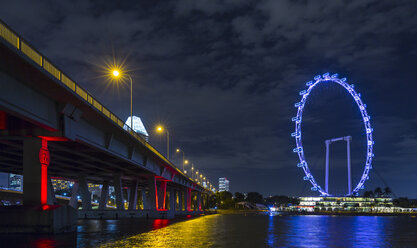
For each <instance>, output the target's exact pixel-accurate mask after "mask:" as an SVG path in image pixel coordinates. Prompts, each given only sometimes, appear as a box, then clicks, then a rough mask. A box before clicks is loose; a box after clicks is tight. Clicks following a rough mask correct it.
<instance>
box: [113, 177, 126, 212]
mask: <svg viewBox="0 0 417 248" xmlns="http://www.w3.org/2000/svg"><path fill="white" fill-rule="evenodd" d="M114 192H115V194H116V206H117V210H125V206H124V199H123V188H122V178H121V176H120V175H115V176H114Z"/></svg>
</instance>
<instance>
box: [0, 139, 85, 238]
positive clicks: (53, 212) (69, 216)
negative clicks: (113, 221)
mask: <svg viewBox="0 0 417 248" xmlns="http://www.w3.org/2000/svg"><path fill="white" fill-rule="evenodd" d="M47 144H48V143H47V141H46V140H45V139H40V138H35V137H26V138H24V140H23V177H24V180H23V205H19V206H7V207H0V219H1V220H2V221H1V222H0V233H61V232H73V231H75V230H76V221H77V216H76V210H75V209H73V208H72V207H69V206H59V205H48V203H52V201H53V198H52V197H50V199H49V200H50V201H49V202H48V191H49V195H50V196H52V192H53V190H52V189H51V184H50V183H49V182H48V181H49V180H48V171H47V167H48V164H49V151H48V147H47ZM48 188H49V189H48ZM51 191H52V192H51Z"/></svg>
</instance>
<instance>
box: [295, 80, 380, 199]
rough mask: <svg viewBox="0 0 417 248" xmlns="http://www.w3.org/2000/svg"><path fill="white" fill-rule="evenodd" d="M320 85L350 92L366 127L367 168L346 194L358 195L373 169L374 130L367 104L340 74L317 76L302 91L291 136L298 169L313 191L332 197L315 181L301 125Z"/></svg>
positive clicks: (365, 167)
mask: <svg viewBox="0 0 417 248" xmlns="http://www.w3.org/2000/svg"><path fill="white" fill-rule="evenodd" d="M320 83H337V84H339V85H340V86H342V87H343V88H345V89H346V91H347V92H349V94H350V95H351V96H352V97H353V99H354V100H355V102H356V104H357V105H358V108H359V111H360V112H361V115H362V119H363V124H364V126H365V134H366V144H367V146H366V160H365V166H364V170H363V173H362V177H361V179H360V180H359V182H358V184H357V185H356V186H355V187H354V189H353V190H349V192H348V193H347V194H346V195H347V196H351V195H358V191H359V190H361V189H363V188H364V184H365V181H366V180H368V179H369V172H370V170H371V169H372V157H373V156H374V154H373V152H372V150H373V146H374V140H373V139H372V132H373V129H372V127H371V122H370V116H369V115H368V113H367V111H366V104H364V103H363V101H362V99H361V94H360V93H357V92H356V91H355V90H354V85H353V84H348V83H347V81H346V78H339V77H338V74H333V75H330V74H329V73H325V74H323V75H318V76H315V77H314V80H313V81H309V82H307V83H306V86H307V87H308V88H307V89H306V90H302V91H300V96H301V101H300V102H297V103H296V104H294V106H295V107H296V108H297V116H295V117H293V118H292V121H293V122H295V132H293V133H292V134H291V136H292V137H294V138H295V143H296V147H295V148H294V149H293V152H295V153H297V154H298V157H299V159H300V162H299V163H298V164H297V167H300V168H302V169H303V171H304V173H305V176H304V180H306V181H310V183H311V184H312V185H313V187H311V190H312V191H318V192H320V194H321V195H322V196H331V194H330V193H329V192H328V189H323V188H322V187H321V186H320V185H319V184H318V183H317V182H316V180H315V179H314V176H313V174H312V173H311V171H310V169H309V167H308V163H307V160H306V157H305V155H304V148H303V144H302V132H301V124H302V119H303V110H304V106H305V104H306V103H307V99H308V96H309V95H310V93H311V91H312V90H313V89H314V87H315V86H317V85H318V84H320Z"/></svg>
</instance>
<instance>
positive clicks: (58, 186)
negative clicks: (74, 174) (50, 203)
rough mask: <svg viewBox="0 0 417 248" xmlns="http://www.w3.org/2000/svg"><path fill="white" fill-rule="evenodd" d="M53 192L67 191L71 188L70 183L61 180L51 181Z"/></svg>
mask: <svg viewBox="0 0 417 248" xmlns="http://www.w3.org/2000/svg"><path fill="white" fill-rule="evenodd" d="M51 181H52V185H53V186H54V190H55V191H57V190H69V189H70V187H71V186H72V184H73V182H72V181H67V180H62V179H53V178H52V179H51Z"/></svg>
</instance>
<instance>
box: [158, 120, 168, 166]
mask: <svg viewBox="0 0 417 248" xmlns="http://www.w3.org/2000/svg"><path fill="white" fill-rule="evenodd" d="M164 130H165V132H166V133H167V159H168V160H169V132H168V129H165V128H164V127H163V126H162V125H158V126H156V132H158V133H163V132H164Z"/></svg>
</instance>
